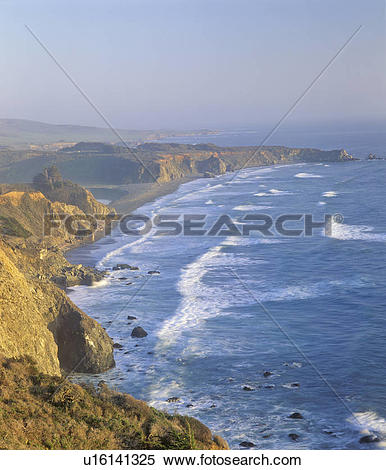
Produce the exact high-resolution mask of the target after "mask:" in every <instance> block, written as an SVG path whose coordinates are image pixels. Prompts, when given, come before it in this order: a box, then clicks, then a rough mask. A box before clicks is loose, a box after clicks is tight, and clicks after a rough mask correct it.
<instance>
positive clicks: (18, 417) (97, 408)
mask: <svg viewBox="0 0 386 470" xmlns="http://www.w3.org/2000/svg"><path fill="white" fill-rule="evenodd" d="M0 448H1V449H177V450H182V449H211V450H221V449H227V448H228V445H227V443H226V442H225V441H224V439H222V438H221V437H219V436H212V433H211V431H210V430H209V429H208V428H207V427H206V426H205V425H204V424H202V423H200V422H199V421H197V420H196V419H194V418H190V417H187V416H179V415H170V414H167V413H163V412H160V411H157V410H155V409H154V408H150V407H149V406H147V405H146V403H144V402H143V401H139V400H136V399H135V398H133V397H132V396H130V395H127V394H122V393H118V392H114V391H111V390H109V389H108V387H106V386H105V385H103V384H102V383H101V384H100V385H99V386H98V389H97V390H95V389H94V388H93V387H90V386H87V387H86V386H85V387H82V386H79V385H75V384H72V383H70V382H68V381H63V380H62V379H61V378H60V377H56V376H50V375H46V374H42V373H41V371H40V370H39V369H37V367H36V365H35V364H34V362H33V361H31V360H30V359H25V358H24V359H18V360H15V359H6V358H4V356H0Z"/></svg>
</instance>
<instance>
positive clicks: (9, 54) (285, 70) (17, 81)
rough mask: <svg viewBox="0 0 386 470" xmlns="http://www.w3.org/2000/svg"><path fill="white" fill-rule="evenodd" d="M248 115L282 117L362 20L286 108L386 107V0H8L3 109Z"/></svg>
mask: <svg viewBox="0 0 386 470" xmlns="http://www.w3.org/2000/svg"><path fill="white" fill-rule="evenodd" d="M24 24H27V25H28V26H30V27H31V29H32V30H33V31H34V32H35V33H36V34H37V35H38V36H39V37H40V39H41V40H42V42H43V43H44V44H45V45H46V46H47V47H48V48H49V49H50V50H51V51H52V53H53V54H54V55H55V57H56V58H57V59H58V61H59V62H61V64H62V65H63V66H64V67H65V68H66V70H67V71H68V72H69V74H70V75H71V76H72V77H73V78H74V80H75V81H77V82H78V84H79V85H80V87H81V88H82V89H84V90H85V92H86V93H87V94H88V95H89V96H90V98H91V99H92V100H93V101H94V102H95V104H96V105H97V106H98V107H99V108H100V109H101V111H102V112H103V113H104V114H105V115H106V116H107V117H108V119H109V120H110V121H111V122H112V124H113V125H114V126H117V127H121V128H162V127H163V128H165V127H169V128H198V127H212V128H219V127H232V126H233V127H234V126H237V127H241V126H249V125H257V124H259V123H262V122H266V121H275V120H276V119H278V118H279V117H280V116H281V115H282V114H283V113H284V112H285V111H286V110H287V109H288V108H289V107H290V106H291V104H292V103H293V102H294V101H295V99H296V98H297V97H298V96H299V95H300V94H301V93H302V92H303V91H304V89H305V88H306V87H307V86H308V85H309V83H310V82H311V81H312V80H313V79H314V78H315V76H316V75H317V74H318V73H319V72H320V70H321V69H322V68H323V67H324V66H325V65H326V64H327V62H328V61H329V59H330V58H331V57H332V56H333V55H334V54H335V53H336V52H337V51H338V49H339V48H340V47H341V46H342V45H343V43H344V42H345V41H346V40H347V38H348V37H349V36H350V35H351V34H352V32H353V31H354V30H355V29H356V28H357V27H358V26H359V25H363V28H362V30H361V31H360V32H359V33H358V35H357V36H356V37H355V38H354V40H353V41H352V42H351V43H350V44H349V45H348V46H347V48H346V49H345V50H344V51H343V53H342V54H341V55H340V56H339V57H338V58H337V60H336V61H335V62H334V64H333V65H332V66H331V67H330V68H329V70H328V71H327V72H326V73H325V75H324V76H323V77H322V78H321V79H320V80H319V81H318V83H317V84H316V85H315V86H314V87H313V89H312V90H311V92H310V93H309V95H308V96H307V97H306V98H305V99H304V100H303V101H302V102H301V103H300V105H299V107H298V108H297V110H296V111H295V112H294V114H293V115H292V116H291V118H290V120H292V121H294V120H299V121H307V120H319V119H322V120H341V121H342V120H347V119H350V120H356V119H366V120H378V119H380V118H382V119H383V118H384V117H385V104H386V101H385V93H384V79H385V14H384V1H383V0H364V1H362V0H361V1H360V0H76V1H73V0H33V1H32V0H9V1H8V0H0V27H1V33H2V34H1V38H2V40H1V50H0V67H1V76H0V85H1V86H0V107H1V115H0V117H11V118H24V119H34V120H40V121H45V122H52V123H73V124H84V125H103V123H102V122H101V121H100V118H99V117H98V116H97V115H96V114H95V112H94V111H93V110H92V109H91V108H90V107H89V105H88V104H87V103H85V101H84V100H83V98H82V97H81V96H80V95H79V93H78V92H77V91H76V90H75V89H74V87H73V86H72V85H71V84H70V83H69V81H68V80H67V78H65V77H64V75H63V74H62V72H61V71H60V70H59V69H58V68H57V66H56V65H55V64H54V63H53V62H52V61H51V59H50V58H49V57H48V56H47V55H46V53H45V52H44V51H43V50H42V49H41V47H40V46H38V45H37V44H36V42H35V41H34V39H33V38H32V37H31V36H30V34H29V33H28V32H27V30H26V29H25V26H24Z"/></svg>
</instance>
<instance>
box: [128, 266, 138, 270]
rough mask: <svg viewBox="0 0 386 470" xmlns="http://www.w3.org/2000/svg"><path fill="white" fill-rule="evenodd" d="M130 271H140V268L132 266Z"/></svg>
mask: <svg viewBox="0 0 386 470" xmlns="http://www.w3.org/2000/svg"><path fill="white" fill-rule="evenodd" d="M129 269H130V271H139V267H138V266H130V268H129Z"/></svg>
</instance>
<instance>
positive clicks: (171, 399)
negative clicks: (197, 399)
mask: <svg viewBox="0 0 386 470" xmlns="http://www.w3.org/2000/svg"><path fill="white" fill-rule="evenodd" d="M166 401H167V402H168V403H176V402H178V401H180V399H179V397H170V398H168V399H167V400H166Z"/></svg>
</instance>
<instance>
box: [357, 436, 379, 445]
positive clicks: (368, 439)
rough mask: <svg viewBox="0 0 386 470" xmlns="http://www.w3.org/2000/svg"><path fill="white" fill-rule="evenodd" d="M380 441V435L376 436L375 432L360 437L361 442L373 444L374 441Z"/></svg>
mask: <svg viewBox="0 0 386 470" xmlns="http://www.w3.org/2000/svg"><path fill="white" fill-rule="evenodd" d="M379 441H380V439H379V437H378V436H376V435H375V434H367V435H366V436H362V437H361V438H360V439H359V443H360V444H371V443H373V442H379Z"/></svg>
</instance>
